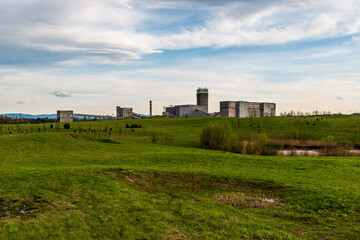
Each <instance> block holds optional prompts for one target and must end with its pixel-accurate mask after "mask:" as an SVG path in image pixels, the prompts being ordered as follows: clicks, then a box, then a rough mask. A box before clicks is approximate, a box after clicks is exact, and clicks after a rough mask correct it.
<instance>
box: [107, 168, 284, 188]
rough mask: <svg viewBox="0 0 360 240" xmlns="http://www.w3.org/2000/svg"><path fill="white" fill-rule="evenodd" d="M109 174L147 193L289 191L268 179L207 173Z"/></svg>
mask: <svg viewBox="0 0 360 240" xmlns="http://www.w3.org/2000/svg"><path fill="white" fill-rule="evenodd" d="M111 175H112V176H113V177H115V178H117V179H119V180H121V179H123V180H126V181H127V182H129V183H130V184H132V185H134V186H135V187H136V188H138V189H140V190H143V191H146V192H151V193H160V192H165V193H173V192H182V193H189V192H193V193H200V192H211V191H214V192H219V191H220V192H275V193H281V192H282V191H287V190H289V187H285V186H279V185H276V183H273V182H269V181H266V182H264V181H258V180H253V181H249V180H246V181H242V180H236V179H226V178H218V177H215V176H207V175H194V174H185V173H184V174H179V173H171V172H145V171H128V170H111Z"/></svg>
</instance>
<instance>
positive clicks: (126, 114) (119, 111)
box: [116, 106, 133, 118]
mask: <svg viewBox="0 0 360 240" xmlns="http://www.w3.org/2000/svg"><path fill="white" fill-rule="evenodd" d="M116 117H117V118H132V117H133V109H132V108H122V107H120V106H116Z"/></svg>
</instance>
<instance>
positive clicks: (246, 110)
mask: <svg viewBox="0 0 360 240" xmlns="http://www.w3.org/2000/svg"><path fill="white" fill-rule="evenodd" d="M275 115H276V104H275V103H267V102H246V101H223V102H220V116H221V117H238V118H257V117H271V116H275Z"/></svg>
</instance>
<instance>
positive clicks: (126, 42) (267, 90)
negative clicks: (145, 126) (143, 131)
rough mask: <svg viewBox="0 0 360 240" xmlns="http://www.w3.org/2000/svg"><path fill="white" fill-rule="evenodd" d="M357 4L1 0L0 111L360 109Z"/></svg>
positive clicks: (324, 0)
mask: <svg viewBox="0 0 360 240" xmlns="http://www.w3.org/2000/svg"><path fill="white" fill-rule="evenodd" d="M359 12H360V1H358V0H344V1H341V2H340V1H335V0H317V1H310V0H304V1H289V0H286V1H285V0H274V1H267V0H253V1H248V0H243V1H242V0H237V1H233V0H226V1H213V0H201V1H193V0H192V1H190V0H171V1H170V0H157V1H155V0H146V1H145V0H132V1H130V0H121V1H115V0H78V1H70V0H62V1H53V0H16V1H5V0H0V53H1V54H0V98H1V101H0V113H14V112H23V113H34V114H36V113H55V112H56V110H58V109H73V110H74V111H75V112H81V113H93V114H113V113H115V107H116V106H117V105H120V106H126V107H133V108H134V111H136V112H139V113H144V114H147V113H148V101H149V100H153V106H154V113H156V114H161V112H162V107H163V106H166V105H171V104H189V103H195V100H196V99H195V93H196V88H197V87H208V88H209V92H210V107H209V109H210V111H212V112H214V111H219V101H223V100H245V101H271V102H276V103H277V112H278V113H280V112H282V111H291V110H294V111H303V112H312V111H314V110H324V111H332V112H343V113H350V112H353V111H360V107H357V106H359V103H360V95H359V94H358V93H359V91H360V70H359V69H360V67H359V66H360V15H359V14H358V13H359Z"/></svg>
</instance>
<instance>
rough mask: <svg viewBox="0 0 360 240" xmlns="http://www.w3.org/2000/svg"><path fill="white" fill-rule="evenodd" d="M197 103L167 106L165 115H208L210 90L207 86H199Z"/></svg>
mask: <svg viewBox="0 0 360 240" xmlns="http://www.w3.org/2000/svg"><path fill="white" fill-rule="evenodd" d="M196 98H197V105H191V104H186V105H175V106H169V107H165V110H164V112H163V116H167V117H178V118H186V117H207V116H210V114H209V113H208V106H209V90H208V89H207V88H198V89H197V91H196Z"/></svg>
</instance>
